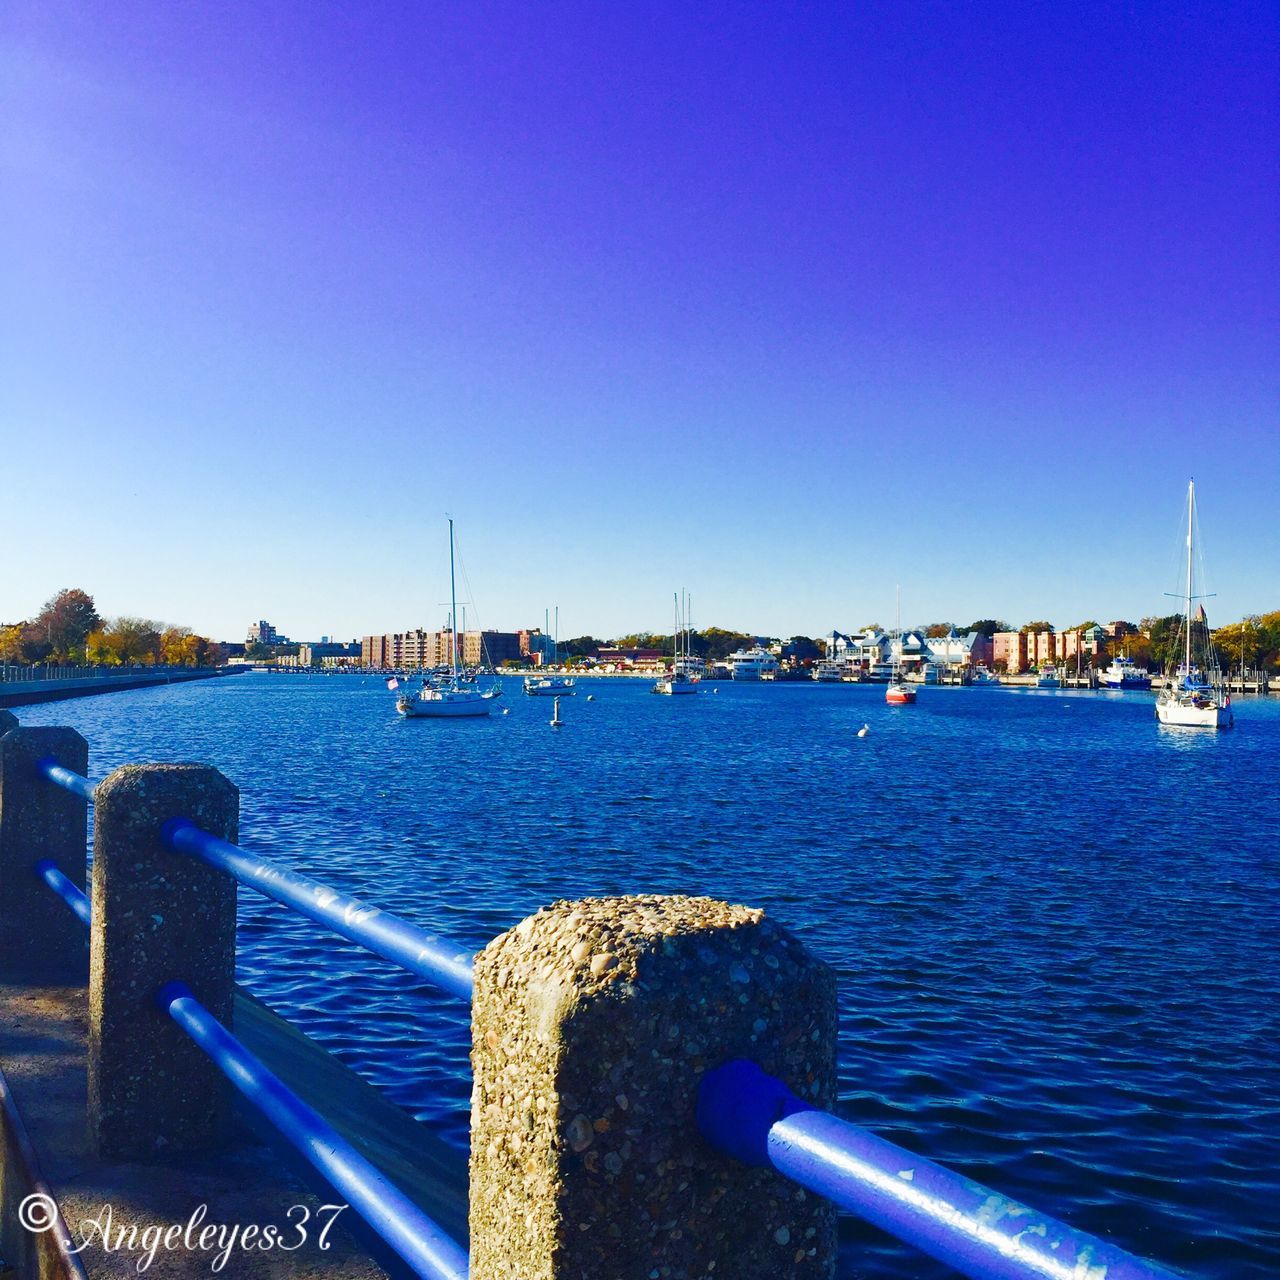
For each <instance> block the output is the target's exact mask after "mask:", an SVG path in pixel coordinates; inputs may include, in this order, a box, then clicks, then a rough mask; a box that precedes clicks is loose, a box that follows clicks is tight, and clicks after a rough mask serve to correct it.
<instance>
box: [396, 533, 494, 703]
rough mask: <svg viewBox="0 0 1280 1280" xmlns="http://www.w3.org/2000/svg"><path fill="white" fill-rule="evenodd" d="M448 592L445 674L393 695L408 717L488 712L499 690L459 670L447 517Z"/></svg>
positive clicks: (456, 599) (456, 603)
mask: <svg viewBox="0 0 1280 1280" xmlns="http://www.w3.org/2000/svg"><path fill="white" fill-rule="evenodd" d="M449 594H450V597H451V599H452V601H453V614H452V616H451V617H450V620H449V670H448V672H447V674H443V675H439V676H433V677H431V676H429V677H427V678H426V679H424V680H423V683H422V688H421V689H420V690H419V691H418V693H416V694H409V693H403V694H401V695H400V697H399V698H397V699H396V710H397V711H398V712H399V713H400V714H401V715H402V716H405V717H407V718H409V719H417V718H420V717H422V718H429V719H445V718H452V717H456V716H487V715H488V714H489V710H490V703H492V702H493V700H494V699H495V698H497V697H498V696H499V694H500V693H501V692H502V686H501V685H500V684H498V682H497V681H496V680H495V681H494V684H493V687H492V688H491V689H487V690H482V689H481V688H480V686H479V685H478V684H477V682H476V680H475V678H474V677H468V676H466V675H464V674H460V673H459V671H458V629H457V625H456V623H455V622H454V621H453V619H454V618H456V617H457V616H458V588H457V582H456V579H455V577H454V571H453V521H452V520H450V521H449Z"/></svg>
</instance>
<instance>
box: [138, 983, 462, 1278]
mask: <svg viewBox="0 0 1280 1280" xmlns="http://www.w3.org/2000/svg"><path fill="white" fill-rule="evenodd" d="M156 1002H157V1004H159V1006H160V1008H161V1009H162V1010H163V1011H164V1012H165V1013H167V1014H168V1015H169V1016H170V1017H171V1018H172V1019H173V1020H174V1022H176V1023H177V1024H178V1026H180V1027H181V1028H182V1029H183V1031H185V1032H186V1033H187V1035H189V1036H190V1037H191V1039H192V1040H194V1041H195V1043H196V1044H197V1045H198V1046H199V1047H200V1049H201V1050H202V1051H203V1052H204V1053H205V1054H207V1055H208V1057H209V1058H210V1059H211V1060H212V1061H213V1062H214V1063H215V1065H216V1066H217V1067H218V1069H219V1070H220V1071H221V1072H222V1073H223V1075H225V1076H226V1077H227V1079H228V1080H230V1081H231V1083H232V1084H233V1085H234V1086H235V1087H236V1089H238V1090H239V1091H240V1093H241V1094H242V1095H243V1096H244V1097H245V1098H246V1099H247V1100H248V1101H249V1102H251V1103H252V1104H253V1105H254V1106H255V1107H257V1109H258V1110H259V1111H260V1112H261V1113H262V1115H263V1116H264V1117H265V1118H266V1119H267V1120H268V1121H269V1122H270V1123H271V1124H272V1125H273V1126H274V1127H275V1128H276V1129H278V1130H279V1131H280V1132H281V1133H282V1134H283V1135H284V1136H285V1137H286V1138H287V1139H288V1140H289V1142H290V1143H291V1144H292V1145H293V1146H294V1147H295V1148H296V1149H297V1151H298V1152H299V1153H300V1154H301V1155H302V1156H303V1157H304V1158H305V1159H306V1160H307V1161H308V1162H309V1163H310V1164H311V1166H312V1167H313V1168H314V1169H316V1170H317V1171H318V1172H319V1173H320V1174H321V1175H322V1176H323V1177H325V1178H327V1179H328V1181H329V1182H330V1183H331V1184H332V1186H333V1187H334V1189H335V1190H336V1191H337V1192H338V1193H339V1194H340V1195H341V1196H342V1197H343V1198H344V1199H345V1200H346V1202H347V1203H348V1204H349V1205H350V1206H351V1207H352V1208H353V1209H355V1211H356V1212H357V1213H358V1214H359V1215H360V1216H361V1217H362V1218H363V1219H364V1220H365V1222H367V1223H368V1224H369V1226H370V1227H371V1228H372V1229H373V1230H374V1231H375V1232H377V1234H378V1236H379V1237H380V1238H381V1239H382V1240H384V1241H386V1243H387V1244H388V1245H389V1246H390V1247H391V1249H393V1250H394V1251H395V1253H396V1255H397V1256H398V1257H400V1258H402V1259H403V1260H404V1261H405V1263H406V1264H407V1265H408V1267H409V1268H410V1270H411V1271H412V1272H413V1274H414V1275H416V1276H421V1277H423V1278H424V1280H466V1277H467V1274H468V1271H469V1263H468V1260H467V1255H466V1252H465V1251H464V1250H463V1249H462V1248H461V1246H459V1245H458V1244H457V1242H456V1241H454V1240H453V1239H451V1238H450V1237H449V1236H448V1235H447V1234H446V1233H445V1231H444V1230H443V1228H441V1227H440V1226H439V1225H438V1224H437V1223H435V1222H433V1221H432V1220H431V1219H430V1218H429V1217H428V1216H427V1215H426V1214H425V1213H423V1211H422V1210H421V1209H420V1208H418V1206H417V1205H416V1204H414V1203H413V1201H412V1200H410V1199H409V1198H408V1196H406V1195H405V1194H404V1192H402V1191H401V1190H400V1189H399V1188H398V1187H396V1186H394V1185H393V1184H392V1183H390V1182H388V1181H387V1180H386V1178H385V1177H384V1176H383V1175H382V1174H381V1173H379V1172H378V1170H377V1169H376V1168H374V1166H373V1165H371V1164H370V1163H369V1161H368V1160H366V1159H365V1158H364V1156H362V1155H361V1154H360V1153H359V1152H358V1151H357V1150H356V1149H355V1148H354V1147H353V1146H352V1145H351V1144H350V1143H349V1142H347V1141H346V1139H344V1138H343V1137H342V1136H341V1135H340V1134H339V1133H338V1131H337V1130H336V1129H334V1127H333V1126H332V1125H331V1124H329V1122H328V1121H327V1120H325V1118H324V1117H323V1116H321V1115H320V1114H319V1112H317V1111H315V1110H313V1109H312V1108H311V1107H309V1106H308V1105H307V1104H306V1103H305V1102H303V1101H302V1099H301V1098H299V1097H298V1095H297V1094H295V1093H294V1092H293V1091H292V1090H290V1089H289V1088H288V1087H287V1086H286V1085H285V1084H284V1083H283V1081H281V1080H280V1078H279V1077H278V1076H276V1075H273V1074H272V1073H271V1072H270V1071H269V1070H268V1069H267V1068H266V1067H265V1066H263V1064H262V1063H261V1062H260V1061H259V1060H258V1059H257V1058H255V1057H254V1056H253V1054H251V1053H250V1052H249V1051H248V1049H246V1048H245V1047H244V1045H242V1044H241V1043H240V1041H239V1040H237V1039H236V1038H235V1036H233V1035H232V1034H231V1033H230V1032H229V1031H228V1030H227V1029H226V1027H224V1026H223V1025H222V1023H220V1022H219V1021H218V1020H217V1018H215V1017H214V1016H213V1014H211V1013H210V1012H209V1010H208V1009H206V1008H205V1007H204V1005H202V1004H201V1003H200V1002H199V1000H197V999H196V998H195V996H194V995H193V994H192V992H191V988H190V987H188V986H187V985H186V983H183V982H170V983H168V984H167V985H166V986H164V987H163V988H161V990H160V991H159V992H157V993H156Z"/></svg>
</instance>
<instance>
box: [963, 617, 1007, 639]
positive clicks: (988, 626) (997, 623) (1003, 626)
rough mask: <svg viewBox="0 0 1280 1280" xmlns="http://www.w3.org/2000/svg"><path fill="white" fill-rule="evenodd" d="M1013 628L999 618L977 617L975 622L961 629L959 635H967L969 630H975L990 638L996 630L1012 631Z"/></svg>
mask: <svg viewBox="0 0 1280 1280" xmlns="http://www.w3.org/2000/svg"><path fill="white" fill-rule="evenodd" d="M1012 630H1013V628H1012V627H1011V626H1010V625H1009V624H1008V623H1007V622H1005V621H1004V620H1003V619H1000V618H979V619H978V620H977V622H971V623H969V625H968V626H967V627H965V628H964V629H963V630H962V631H961V633H960V634H961V635H965V636H967V635H968V634H969V633H970V632H972V631H976V632H978V634H979V635H984V636H986V637H987V639H988V640H990V639H991V637H992V636H993V635H995V633H996V632H997V631H1012Z"/></svg>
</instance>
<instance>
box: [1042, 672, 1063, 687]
mask: <svg viewBox="0 0 1280 1280" xmlns="http://www.w3.org/2000/svg"><path fill="white" fill-rule="evenodd" d="M1036 688H1037V689H1061V688H1062V673H1061V672H1060V671H1059V670H1058V668H1057V667H1041V668H1040V670H1039V671H1037V672H1036Z"/></svg>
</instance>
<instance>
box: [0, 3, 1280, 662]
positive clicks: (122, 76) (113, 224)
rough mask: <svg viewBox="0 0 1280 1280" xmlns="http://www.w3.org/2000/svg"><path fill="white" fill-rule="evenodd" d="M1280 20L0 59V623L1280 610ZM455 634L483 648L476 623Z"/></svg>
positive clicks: (382, 27)
mask: <svg viewBox="0 0 1280 1280" xmlns="http://www.w3.org/2000/svg"><path fill="white" fill-rule="evenodd" d="M1278 86H1280V8H1277V6H1276V5H1275V4H1274V3H1273V2H1267V3H1258V4H1232V3H1225V4H1221V5H1205V4H1188V5H1179V4H1175V3H1160V4H1141V3H1136V4H1107V3H1098V4H1087V5H1048V4H1032V5H1027V4H1023V3H1007V4H999V3H997V4H988V5H963V4H962V5H955V4H945V3H939V4H916V3H898V2H885V3H868V4H857V5H853V4H836V3H830V4H779V3H768V4H754V3H744V2H742V0H732V2H729V3H723V4H715V3H707V4H698V5H688V4H680V5H677V4H641V5H636V4H599V3H582V4H557V3H549V4H545V5H544V4H535V5H529V4H517V3H510V4H476V3H469V4H463V5H458V4H452V3H450V4H427V3H405V4H390V3H381V4H379V3H367V4H346V3H329V4H325V3H316V2H315V0H306V2H299V3H263V4H246V5H224V4H213V3H207V4H199V3H193V4H182V5H173V4H162V3H159V2H156V3H149V4H144V3H137V2H134V0H112V2H111V3H88V2H87V0H78V2H77V3H66V2H65V0H10V3H9V4H7V5H6V6H5V8H4V12H3V16H0V108H2V109H3V113H4V118H5V121H6V125H5V129H4V131H3V138H2V140H0V158H2V162H3V175H2V180H0V220H2V221H0V232H2V233H3V245H4V254H3V259H4V264H3V267H2V268H0V288H2V290H3V295H2V297H0V302H3V307H2V316H0V436H2V440H0V468H2V471H0V494H2V495H3V497H2V499H0V508H2V509H3V511H4V516H5V519H4V548H3V556H2V558H0V621H12V620H15V619H17V618H21V617H23V616H26V615H28V614H30V613H32V612H34V611H35V610H36V609H38V607H39V606H40V604H41V602H42V601H43V600H44V599H46V598H47V597H48V596H49V595H51V594H52V593H53V592H54V591H55V590H56V589H58V588H59V587H63V586H82V587H84V588H85V589H87V590H88V591H90V592H91V593H93V594H94V596H95V597H96V599H97V602H98V605H99V608H100V609H101V610H102V611H103V612H104V613H107V614H117V613H128V614H143V615H147V616H152V617H156V618H159V619H161V620H165V621H171V622H180V623H187V624H189V625H191V626H194V627H195V628H196V629H197V630H199V631H202V632H205V633H208V634H213V635H215V636H218V637H220V638H229V639H237V638H240V637H242V636H243V633H244V630H245V628H246V625H247V624H248V623H249V622H250V621H252V620H253V619H256V618H259V617H265V618H267V619H269V620H270V621H272V622H274V623H275V624H276V625H277V626H278V627H279V628H280V629H281V630H282V631H284V632H287V633H288V634H290V635H292V636H294V637H300V638H314V637H317V636H319V635H320V634H322V633H327V634H333V635H339V636H351V635H356V634H361V633H364V632H369V631H385V630H401V629H404V628H407V627H410V626H416V625H421V624H426V625H436V624H438V623H439V622H440V621H441V620H442V617H443V613H444V610H443V609H442V607H441V604H440V602H442V601H444V600H445V599H446V597H447V594H448V575H447V559H446V543H445V521H444V517H445V513H446V512H452V514H453V515H454V517H455V518H456V520H457V522H458V529H459V537H460V540H461V545H462V549H463V551H464V554H465V557H466V562H467V567H468V569H469V574H470V579H471V582H472V585H473V587H474V592H475V598H476V601H477V604H478V606H479V617H480V620H481V622H482V623H483V624H484V625H486V626H495V627H502V628H507V627H515V626H521V625H529V624H531V623H536V622H537V621H538V620H540V619H541V617H542V612H543V608H544V606H547V605H554V604H556V603H559V605H560V609H561V619H562V622H561V631H562V634H566V635H576V634H580V633H583V632H591V633H594V634H596V635H602V636H608V635H615V634H619V633H621V632H624V631H627V630H631V629H636V628H644V627H654V628H661V627H663V626H665V625H666V624H667V622H668V619H669V616H670V600H671V593H672V592H673V591H674V590H676V589H677V588H680V587H687V588H688V589H689V590H690V591H691V592H692V593H693V598H694V614H695V616H694V621H695V623H697V624H702V625H709V624H712V623H715V624H719V625H722V626H727V627H735V628H741V629H744V630H755V631H760V632H762V633H774V634H778V633H783V634H790V633H792V632H807V633H811V634H813V633H818V632H821V631H823V630H827V629H829V628H830V627H831V626H833V625H835V626H840V627H842V628H851V627H854V626H857V625H859V624H862V623H865V622H868V621H871V620H878V621H881V622H886V621H891V619H892V611H893V592H894V584H895V583H901V584H902V589H903V616H904V621H906V622H912V623H915V622H925V621H931V620H936V619H950V620H953V621H955V622H957V623H964V622H967V621H970V620H971V619H973V618H975V617H980V616H996V617H1003V618H1007V619H1009V620H1011V621H1013V622H1015V623H1016V622H1020V621H1025V620H1028V619H1032V618H1041V617H1046V618H1048V619H1050V620H1051V621H1054V622H1056V623H1058V624H1059V625H1067V624H1070V623H1073V622H1076V621H1079V620H1081V619H1082V618H1085V617H1097V618H1100V619H1103V620H1106V619H1109V618H1112V617H1131V618H1136V617H1139V616H1141V615H1143V614H1147V613H1154V612H1158V611H1162V610H1163V609H1165V607H1166V602H1165V600H1164V598H1163V596H1162V592H1164V591H1166V590H1173V589H1176V585H1177V569H1176V563H1177V556H1178V554H1179V547H1178V542H1177V525H1178V520H1179V511H1180V507H1181V503H1182V500H1183V494H1184V490H1185V485H1186V481H1187V478H1188V476H1189V475H1190V474H1193V473H1194V475H1195V477H1196V480H1197V484H1198V488H1199V491H1200V497H1201V517H1202V521H1203V525H1204V530H1205V535H1206V557H1207V566H1208V570H1209V576H1210V585H1211V587H1212V588H1213V589H1216V590H1217V591H1218V593H1219V596H1218V599H1217V601H1215V602H1213V604H1212V605H1211V608H1210V612H1211V616H1213V617H1214V619H1215V621H1227V620H1228V619H1230V618H1234V617H1238V616H1239V615H1240V614H1241V613H1243V612H1245V611H1253V610H1259V609H1263V608H1276V607H1280V517H1278V513H1277V507H1278V506H1280V424H1278V421H1277V417H1278V415H1277V406H1278V404H1280V397H1278V392H1280V379H1278V378H1277V363H1278V355H1280V323H1278V319H1280V316H1278V312H1280V288H1278V287H1277V286H1278V284H1280V271H1278V270H1277V268H1278V267H1280V144H1278V142H1277V139H1280V88H1278ZM472 616H474V615H472Z"/></svg>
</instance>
